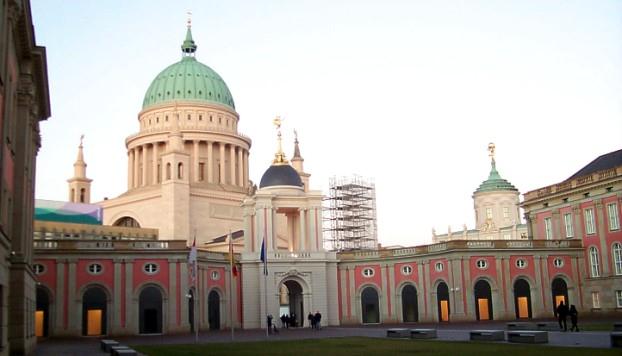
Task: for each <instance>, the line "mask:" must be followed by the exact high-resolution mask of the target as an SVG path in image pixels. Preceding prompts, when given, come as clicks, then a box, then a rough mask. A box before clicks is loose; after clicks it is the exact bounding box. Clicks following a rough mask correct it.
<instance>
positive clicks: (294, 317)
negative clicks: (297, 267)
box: [280, 279, 310, 327]
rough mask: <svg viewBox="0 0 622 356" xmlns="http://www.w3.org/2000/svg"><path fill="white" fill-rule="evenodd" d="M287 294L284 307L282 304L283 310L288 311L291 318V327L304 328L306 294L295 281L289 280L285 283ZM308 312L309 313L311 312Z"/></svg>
mask: <svg viewBox="0 0 622 356" xmlns="http://www.w3.org/2000/svg"><path fill="white" fill-rule="evenodd" d="M282 285H283V286H285V288H286V290H287V293H286V295H285V298H283V299H284V300H282V301H280V302H285V303H284V305H283V304H281V308H280V309H281V310H283V311H285V309H287V311H288V312H287V314H289V317H290V324H289V325H290V326H294V327H296V326H303V325H304V320H305V308H304V292H303V288H302V285H301V284H300V283H298V282H297V281H295V280H293V279H289V280H286V281H284V282H283V284H282ZM309 311H310V310H308V311H307V312H309Z"/></svg>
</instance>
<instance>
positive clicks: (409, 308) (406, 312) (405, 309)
mask: <svg viewBox="0 0 622 356" xmlns="http://www.w3.org/2000/svg"><path fill="white" fill-rule="evenodd" d="M402 321H403V322H405V323H414V322H417V321H419V306H418V304H417V289H416V288H415V287H414V286H413V285H411V284H408V285H406V286H404V288H402Z"/></svg>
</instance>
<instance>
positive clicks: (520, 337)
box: [508, 330, 549, 344]
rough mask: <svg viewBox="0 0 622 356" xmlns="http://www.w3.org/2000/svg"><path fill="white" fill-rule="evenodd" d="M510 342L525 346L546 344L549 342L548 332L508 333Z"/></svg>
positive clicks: (525, 331)
mask: <svg viewBox="0 0 622 356" xmlns="http://www.w3.org/2000/svg"><path fill="white" fill-rule="evenodd" d="M508 342H519V343H523V344H546V343H548V342H549V332H548V331H541V330H538V331H531V330H524V331H518V330H516V331H508Z"/></svg>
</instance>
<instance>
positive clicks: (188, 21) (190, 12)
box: [186, 11, 192, 28]
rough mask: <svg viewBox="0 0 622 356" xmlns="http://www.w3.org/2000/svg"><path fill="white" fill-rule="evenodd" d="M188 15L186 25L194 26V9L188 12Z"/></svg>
mask: <svg viewBox="0 0 622 356" xmlns="http://www.w3.org/2000/svg"><path fill="white" fill-rule="evenodd" d="M186 15H188V20H187V21H186V26H188V28H190V27H192V11H188V12H186Z"/></svg>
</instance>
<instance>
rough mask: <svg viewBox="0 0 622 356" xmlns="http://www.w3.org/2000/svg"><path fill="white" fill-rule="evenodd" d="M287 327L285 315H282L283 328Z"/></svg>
mask: <svg viewBox="0 0 622 356" xmlns="http://www.w3.org/2000/svg"><path fill="white" fill-rule="evenodd" d="M285 326H286V322H285V314H283V315H281V327H282V328H285Z"/></svg>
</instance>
